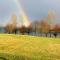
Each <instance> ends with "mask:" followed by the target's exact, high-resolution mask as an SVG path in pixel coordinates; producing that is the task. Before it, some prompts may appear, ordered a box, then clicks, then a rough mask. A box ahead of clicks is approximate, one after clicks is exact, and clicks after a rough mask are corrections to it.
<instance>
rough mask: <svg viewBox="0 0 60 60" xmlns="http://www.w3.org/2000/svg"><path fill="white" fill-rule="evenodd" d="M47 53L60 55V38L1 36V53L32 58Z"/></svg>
mask: <svg viewBox="0 0 60 60" xmlns="http://www.w3.org/2000/svg"><path fill="white" fill-rule="evenodd" d="M45 51H47V52H48V53H49V54H57V55H58V54H60V38H43V37H34V36H27V35H26V36H22V35H13V34H11V35H9V34H0V53H9V54H18V55H19V54H21V55H26V56H32V55H33V54H38V55H39V53H40V52H42V53H44V52H45Z"/></svg>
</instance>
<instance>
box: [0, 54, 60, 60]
mask: <svg viewBox="0 0 60 60" xmlns="http://www.w3.org/2000/svg"><path fill="white" fill-rule="evenodd" d="M0 60H60V56H56V55H53V54H51V55H49V54H42V53H41V54H39V57H38V56H30V57H27V56H22V55H20V56H18V55H12V54H6V53H0Z"/></svg>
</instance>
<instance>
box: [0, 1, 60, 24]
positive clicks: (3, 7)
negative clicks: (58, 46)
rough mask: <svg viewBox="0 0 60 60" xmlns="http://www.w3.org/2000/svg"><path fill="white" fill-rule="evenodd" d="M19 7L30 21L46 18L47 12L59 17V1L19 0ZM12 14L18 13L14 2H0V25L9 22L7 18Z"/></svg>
mask: <svg viewBox="0 0 60 60" xmlns="http://www.w3.org/2000/svg"><path fill="white" fill-rule="evenodd" d="M20 5H21V6H22V8H23V9H24V11H26V14H27V15H28V16H29V18H30V19H31V21H32V20H40V19H43V18H46V17H47V15H48V11H49V10H53V11H56V14H57V15H58V16H60V0H21V1H20ZM14 12H16V14H18V13H19V12H18V8H17V4H16V3H15V1H14V0H0V25H2V24H6V23H7V22H9V18H10V17H9V16H11V15H12V13H14ZM57 22H60V21H59V20H57Z"/></svg>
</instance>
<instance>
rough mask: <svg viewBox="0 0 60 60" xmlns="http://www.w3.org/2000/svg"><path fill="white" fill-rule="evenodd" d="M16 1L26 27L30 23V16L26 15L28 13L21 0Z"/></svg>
mask: <svg viewBox="0 0 60 60" xmlns="http://www.w3.org/2000/svg"><path fill="white" fill-rule="evenodd" d="M14 1H15V3H16V4H17V7H18V10H19V14H21V16H22V18H23V25H24V26H25V27H28V26H29V25H30V21H29V18H28V16H27V15H26V13H25V12H24V10H23V8H22V7H21V5H20V1H19V0H14Z"/></svg>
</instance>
